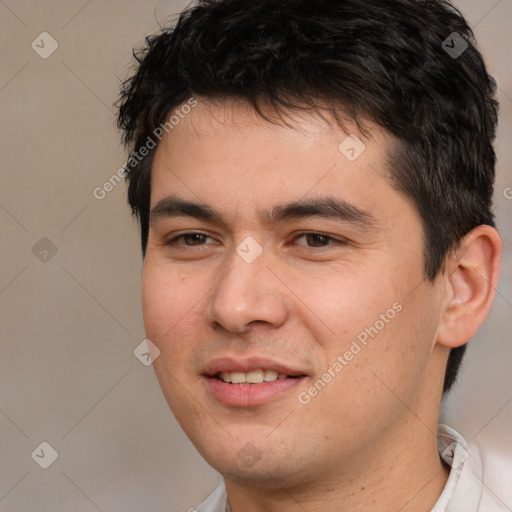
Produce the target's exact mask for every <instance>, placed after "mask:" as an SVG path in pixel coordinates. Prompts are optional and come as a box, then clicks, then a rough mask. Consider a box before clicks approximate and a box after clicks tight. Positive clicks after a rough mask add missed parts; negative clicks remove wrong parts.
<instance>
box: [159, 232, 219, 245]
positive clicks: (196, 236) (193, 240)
mask: <svg viewBox="0 0 512 512" xmlns="http://www.w3.org/2000/svg"><path fill="white" fill-rule="evenodd" d="M207 238H210V239H211V237H209V236H208V235H205V234H204V233H182V234H181V235H178V236H175V237H174V238H171V239H170V240H168V241H167V242H165V245H185V246H188V247H194V246H198V245H204V242H205V239H207ZM179 240H182V241H184V242H185V243H184V244H178V243H177V242H178V241H179ZM212 240H213V239H212ZM189 242H190V243H189Z"/></svg>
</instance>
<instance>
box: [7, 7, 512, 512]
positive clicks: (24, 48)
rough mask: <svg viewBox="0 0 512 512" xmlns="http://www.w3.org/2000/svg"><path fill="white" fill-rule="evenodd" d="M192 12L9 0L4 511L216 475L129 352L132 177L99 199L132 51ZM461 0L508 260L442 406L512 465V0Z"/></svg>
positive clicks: (126, 496)
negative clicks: (481, 71) (486, 73)
mask: <svg viewBox="0 0 512 512" xmlns="http://www.w3.org/2000/svg"><path fill="white" fill-rule="evenodd" d="M184 5H185V3H184V2H181V3H180V2H179V1H174V2H173V1H168V2H159V3H157V2H156V1H155V0H153V1H145V2H143V1H142V0H130V1H121V0H108V1H99V0H91V1H84V0H72V1H71V0H68V1H64V0H47V1H45V2H36V1H34V0H32V1H30V0H0V34H1V36H0V37H1V38H2V52H1V55H0V70H1V71H0V113H1V114H0V119H1V123H2V137H1V142H0V149H1V178H0V229H1V246H0V254H1V265H0V325H1V331H0V332H1V338H0V343H1V345H0V510H2V511H23V512H30V511H38V512H43V511H56V510H63V511H66V510H68V511H71V510H72V511H74V512H79V511H84V512H88V511H97V510H100V511H104V512H107V511H116V510H123V511H136V510H139V511H140V510H154V511H163V510H165V511H185V510H188V509H189V508H190V507H193V506H194V505H197V504H198V503H199V501H201V499H202V498H203V497H204V496H205V495H206V494H207V493H208V491H209V490H210V489H211V488H212V487H213V485H214V484H215V483H216V482H217V481H219V476H218V475H217V474H216V473H215V472H214V471H213V470H212V469H210V468H209V467H208V466H207V465H206V464H205V463H204V462H203V461H202V459H201V457H200V456H199V455H198V454H197V453H196V452H195V450H194V448H193V447H192V445H191V443H190V442H189V441H188V439H187V438H186V437H185V435H184V434H183V433H182V432H181V430H180V428H179V427H178V426H177V424H176V422H175V420H174V418H173V416H172V415H171V413H170V411H169V410H168V408H167V405H166V404H165V401H164V400H163V397H162V395H161V392H160V390H159V387H158V384H157V382H156V378H155V377H154V374H153V371H152V368H151V367H145V366H143V365H142V364H141V363H140V362H139V360H138V359H136V358H135V357H134V355H133V350H134V349H135V347H136V346H137V345H138V344H139V343H140V342H141V341H142V340H143V338H144V330H143V324H142V318H141V312H140V310H141V306H140V298H139V287H140V271H141V256H140V248H139V237H138V232H137V225H136V224H135V223H134V222H132V220H131V217H130V213H129V210H128V206H127V205H126V202H125V201H126V192H125V187H124V184H123V183H121V184H120V185H118V186H117V187H116V188H115V189H114V190H113V191H111V192H110V193H109V194H107V195H106V197H105V198H104V199H103V200H98V199H96V198H95V197H94V196H93V190H94V189H95V188H96V187H101V186H102V184H103V183H104V182H105V181H106V180H107V179H108V178H109V177H110V176H112V174H114V173H115V172H116V171H117V169H118V168H119V167H121V166H122V165H123V163H124V161H125V159H124V154H123V151H122V148H121V147H120V144H119V134H118V133H117V132H116V130H115V128H114V122H115V121H114V109H113V107H112V103H113V102H114V101H115V99H116V96H117V92H118V87H119V81H118V78H117V77H118V76H119V77H122V76H124V74H125V73H126V71H127V66H128V65H129V63H130V59H131V48H132V47H133V46H134V45H136V44H139V43H141V41H142V40H143V38H144V37H145V36H146V35H148V34H150V33H153V32H155V31H156V30H157V29H158V27H159V23H158V22H159V21H160V22H161V21H162V20H163V19H164V18H165V17H166V16H167V15H169V14H171V13H172V12H176V11H179V10H180V9H181V8H182V6H184ZM457 5H458V6H459V7H461V8H462V10H463V12H464V13H465V14H466V15H467V17H468V19H469V21H470V23H471V24H472V26H473V27H474V28H475V32H476V35H477V38H478V39H479V41H480V46H481V49H482V51H483V53H484V55H485V56H486V58H487V62H488V66H489V69H490V71H491V73H492V74H493V75H494V76H495V77H496V79H497V81H498V84H499V88H500V92H499V100H500V101H501V124H500V129H499V140H498V142H497V145H496V146H497V152H498V157H499V166H498V179H497V184H496V213H497V216H498V221H499V227H500V230H501V233H502V236H503V241H504V244H505V251H506V252H505V258H504V268H503V272H502V278H501V283H500V287H499V290H498V296H497V299H496V302H495V306H494V309H493V311H492V314H491V316H490V318H489V320H488V322H487V324H486V325H485V326H484V327H483V328H482V330H481V332H480V333H479V335H478V336H477V338H476V339H475V340H474V341H473V343H472V344H471V345H470V349H469V353H468V357H467V359H466V361H465V364H464V374H463V378H462V380H461V382H460V384H459V386H458V387H457V388H456V390H455V391H454V392H453V394H452V395H451V397H450V399H449V400H448V402H447V403H446V404H445V411H444V416H445V421H447V422H448V423H449V424H450V425H452V426H454V427H456V428H458V429H460V431H461V432H462V433H463V434H465V435H466V436H467V437H468V438H473V437H475V438H476V439H477V440H478V441H480V442H481V443H482V444H483V445H484V446H486V449H487V450H490V451H492V452H493V453H495V454H496V456H499V457H503V458H508V459H509V460H512V438H511V436H512V434H511V432H512V376H511V374H512V372H511V341H510V330H511V329H510V327H511V320H510V319H511V317H512V265H511V261H512V257H511V250H512V236H511V235H512V229H511V228H512V223H511V218H512V215H511V214H512V199H509V200H507V199H506V198H505V195H504V191H505V189H506V188H507V187H512V172H511V163H512V162H511V161H512V145H511V144H510V141H511V137H512V66H511V63H510V48H511V47H512V37H511V33H510V20H511V19H512V0H501V1H497V0H460V1H458V2H457ZM44 31H46V32H49V33H50V34H51V36H52V37H53V38H54V39H55V40H56V41H57V43H58V49H57V50H56V51H55V52H54V53H53V54H52V55H51V56H49V57H48V58H47V59H43V58H41V57H40V56H39V55H38V54H37V53H36V52H35V51H34V50H33V49H32V48H31V43H32V41H34V40H36V42H37V41H40V38H39V39H38V36H39V34H41V33H42V32H44ZM48 45H49V42H48V40H46V45H45V48H46V49H48V48H49V46H48ZM41 50H42V49H41ZM510 196H512V190H511V192H510V195H509V197H510ZM43 237H47V238H48V239H50V240H51V242H52V243H53V245H54V246H55V247H56V249H57V252H56V254H54V255H52V253H51V251H50V252H49V253H48V255H47V256H46V261H40V259H38V257H36V255H34V254H33V249H32V248H33V247H34V246H35V245H36V243H38V241H39V240H40V239H41V238H43ZM45 243H46V244H47V242H44V241H43V242H40V244H42V245H41V246H36V247H38V250H37V251H36V250H34V252H36V254H38V255H39V258H42V257H43V255H44V253H41V251H44V250H45V249H46V250H48V245H45ZM43 441H46V442H48V443H50V444H51V445H52V446H53V447H54V448H55V449H56V450H57V452H58V454H59V457H58V458H57V460H56V461H55V462H54V464H53V465H51V466H50V467H49V468H48V469H46V470H44V469H42V468H40V467H39V466H38V465H37V464H36V463H35V462H34V460H33V459H32V458H31V453H32V452H33V451H34V450H35V449H36V447H38V446H39V445H40V443H41V442H43ZM47 454H48V452H47ZM45 456H46V455H45ZM508 506H509V507H512V503H509V504H508Z"/></svg>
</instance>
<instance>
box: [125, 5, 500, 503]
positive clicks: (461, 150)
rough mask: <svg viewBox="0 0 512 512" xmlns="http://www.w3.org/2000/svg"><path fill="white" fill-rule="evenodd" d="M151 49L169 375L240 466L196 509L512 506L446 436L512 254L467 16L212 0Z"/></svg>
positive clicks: (150, 252)
mask: <svg viewBox="0 0 512 512" xmlns="http://www.w3.org/2000/svg"><path fill="white" fill-rule="evenodd" d="M147 43H148V44H147V48H146V49H145V50H143V51H142V52H141V53H139V54H138V55H137V58H138V62H139V66H138V69H137V70H136V73H135V74H134V76H133V77H132V78H131V79H129V80H127V81H126V82H125V84H124V87H123V91H122V95H121V100H120V112H119V126H120V127H121V128H122V129H123V130H124V141H125V143H126V144H127V146H128V147H129V149H130V150H131V152H132V153H131V156H130V159H129V160H128V164H127V179H128V182H129V192H128V199H129V202H130V205H131V207H132V211H133V213H134V214H135V215H136V216H137V217H138V219H139V220H140V226H141V237H142V250H143V256H144V267H143V279H142V281H143V285H142V297H143V314H144V323H145V328H146V333H147V337H148V339H150V340H151V343H150V344H151V347H152V349H153V350H154V353H155V354H156V355H158V357H155V360H154V367H155V371H156V374H157V377H158V379H159V382H160V385H161V387H162V390H163V393H164V395H165V397H166V399H167V402H168V404H169V406H170V408H171V409H172V411H173V413H174V415H175V417H176V419H177V420H178V422H179V423H180V425H181V426H182V428H183V429H184V431H185V432H186V434H187V435H188V436H189V438H190V439H191V441H192V442H193V443H194V445H195V446H196V448H197V449H198V451H199V452H200V453H201V454H202V456H203V457H204V458H205V459H206V461H207V462H208V463H209V464H210V465H211V466H212V467H213V468H215V469H216V470H217V471H219V472H220V473H221V474H222V475H223V477H224V482H223V483H222V484H221V485H220V486H219V487H218V488H217V489H215V490H214V492H213V493H212V494H211V495H210V496H209V497H208V499H207V500H206V501H205V502H204V503H203V504H202V505H201V506H200V507H199V508H198V510H200V511H203V512H221V511H224V510H232V511H233V512H259V511H277V510H279V511H280V512H283V511H284V512H286V511H296V510H304V511H308V512H315V511H320V510H321V511H323V512H326V511H327V512H330V511H332V512H340V511H349V510H350V511H358V510H364V511H366V512H369V511H378V512H386V511H395V512H396V511H398V510H400V511H404V512H405V511H415V512H418V511H428V510H433V511H435V512H440V511H445V510H446V511H464V512H470V511H471V512H472V511H477V510H479V511H485V512H492V511H495V510H508V509H507V505H506V503H505V502H504V501H503V500H502V499H501V498H500V496H499V494H497V493H496V491H493V488H496V486H493V482H488V481H487V480H486V474H485V473H484V471H483V469H482V458H481V455H480V453H479V451H478V449H477V448H476V447H475V446H474V445H473V444H469V445H468V444H467V443H466V441H465V440H464V439H463V438H462V437H461V436H460V435H459V434H458V433H457V432H455V431H454V430H452V429H450V428H449V427H446V426H443V425H440V426H438V420H439V410H440V405H441V400H442V396H443V393H446V392H448V390H449V389H450V388H451V386H452V384H453V382H454V381H455V378H456V375H457V370H458V368H459V365H460V362H461V359H462V355H463V353H464V349H465V344H466V343H467V342H468V341H469V340H470V339H471V338H472V336H473V335H474V334H475V332H476V331H477V329H478V328H479V327H480V325H481V324H482V323H483V321H484V320H485V318H486V316H487V314H488V312H489V310H490V308H491V304H492V301H493V298H494V292H495V288H496V285H497V280H498V274H499V266H500V259H501V251H502V249H501V241H500V237H499V235H498V233H497V231H496V230H495V228H494V227H493V226H494V222H493V215H492V213H491V208H492V189H493V182H494V167H495V154H494V151H493V148H492V141H493V139H494V135H495V127H496V122H497V103H496V101H495V100H494V97H493V93H494V83H493V81H492V79H491V78H490V77H489V76H488V75H487V72H486V69H485V66H484V63H483V61H482V58H481V55H480V54H479V52H478V51H477V49H476V48H475V45H474V42H473V39H472V33H471V30H470V28H469V27H468V25H467V24H466V22H465V20H464V19H463V18H462V16H461V15H460V13H458V11H456V10H455V9H454V8H453V7H452V6H451V5H450V4H448V3H447V2H444V1H420V0H417V1H412V0H379V1H378V2H377V1H376V2H366V1H360V0H347V1H341V0H339V1H338V0H337V1H333V0H329V1H327V0H320V1H317V0H282V1H279V2H277V1H274V0H257V1H248V0H218V1H215V0H206V1H203V2H200V3H199V4H198V5H196V6H194V7H192V8H190V9H189V10H187V11H185V12H183V13H182V15H181V17H180V18H179V20H178V22H177V24H176V26H175V27H173V28H169V29H167V30H164V31H163V32H162V34H161V35H159V36H155V37H151V38H149V39H148V40H147ZM496 485H498V484H497V483H496Z"/></svg>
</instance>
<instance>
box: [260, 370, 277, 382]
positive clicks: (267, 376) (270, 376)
mask: <svg viewBox="0 0 512 512" xmlns="http://www.w3.org/2000/svg"><path fill="white" fill-rule="evenodd" d="M276 379H277V372H275V371H274V370H265V371H264V372H263V380H264V381H265V382H272V381H273V380H276Z"/></svg>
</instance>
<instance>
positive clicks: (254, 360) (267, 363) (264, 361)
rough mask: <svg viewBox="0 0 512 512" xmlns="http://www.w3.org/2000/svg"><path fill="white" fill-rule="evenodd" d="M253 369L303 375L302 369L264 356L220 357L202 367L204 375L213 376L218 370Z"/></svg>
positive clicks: (243, 370) (242, 371) (295, 375)
mask: <svg viewBox="0 0 512 512" xmlns="http://www.w3.org/2000/svg"><path fill="white" fill-rule="evenodd" d="M253 370H274V371H276V372H277V373H282V374H285V375H289V376H290V377H297V376H300V375H305V373H304V371H302V370H299V369H297V368H291V367H290V366H286V365H285V364H283V363H279V362H278V361H274V360H272V359H268V358H264V357H250V358H236V359H235V358H232V357H220V358H218V359H213V360H212V361H210V362H209V363H208V364H207V365H206V366H205V369H204V375H206V376H207V377H213V376H214V375H217V374H218V373H220V372H241V373H247V372H250V371H253Z"/></svg>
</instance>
